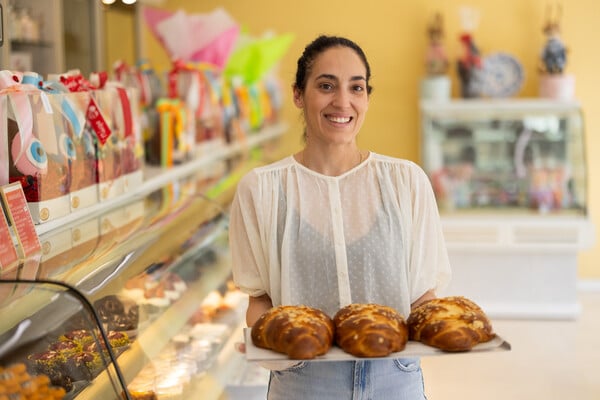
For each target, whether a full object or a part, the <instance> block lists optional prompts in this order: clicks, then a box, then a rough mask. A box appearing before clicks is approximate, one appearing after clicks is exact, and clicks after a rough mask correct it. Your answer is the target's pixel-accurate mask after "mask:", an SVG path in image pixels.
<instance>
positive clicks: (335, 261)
mask: <svg viewBox="0 0 600 400" xmlns="http://www.w3.org/2000/svg"><path fill="white" fill-rule="evenodd" d="M230 244H231V251H232V260H233V277H234V281H235V283H236V284H237V285H238V286H239V287H240V289H241V290H243V291H244V292H246V293H248V294H250V295H251V296H259V295H262V294H265V293H266V294H268V295H269V296H270V297H271V299H272V301H273V304H274V305H287V304H305V305H309V306H311V307H316V308H320V309H322V310H323V311H325V312H326V313H327V314H329V315H330V316H332V315H334V314H335V313H336V312H337V310H339V309H340V308H341V307H343V306H345V305H347V304H350V303H352V302H354V303H378V304H384V305H387V306H390V307H393V308H395V309H396V310H398V312H400V313H401V314H403V315H404V316H405V317H407V316H408V315H409V313H410V304H411V303H412V302H413V301H415V300H416V299H418V298H419V297H420V296H421V295H422V294H423V293H425V292H426V291H427V290H430V289H437V290H440V289H442V288H443V287H444V286H445V285H446V284H447V283H448V280H449V278H450V265H449V262H448V256H447V251H446V247H445V244H444V239H443V235H442V230H441V224H440V220H439V214H438V211H437V205H436V203H435V198H434V195H433V191H432V190H431V185H430V182H429V179H428V178H427V176H426V174H425V173H424V172H423V170H422V169H421V168H420V167H419V166H418V165H416V164H415V163H413V162H411V161H407V160H401V159H397V158H392V157H387V156H383V155H379V154H376V153H370V155H369V157H368V158H367V159H366V160H364V161H363V162H362V163H361V164H360V165H358V166H356V167H355V168H353V169H351V170H349V171H347V172H346V173H344V174H343V175H340V176H336V177H331V176H325V175H321V174H319V173H316V172H314V171H312V170H309V169H307V168H306V167H304V166H302V165H301V164H299V163H298V162H296V161H295V159H294V158H293V157H287V158H285V159H283V160H281V161H278V162H276V163H274V164H271V165H268V166H264V167H260V168H257V169H254V170H253V171H251V172H250V173H249V174H247V175H246V176H245V177H244V178H243V179H242V180H241V181H240V183H239V185H238V189H237V192H236V196H235V198H234V201H233V204H232V208H231V221H230Z"/></svg>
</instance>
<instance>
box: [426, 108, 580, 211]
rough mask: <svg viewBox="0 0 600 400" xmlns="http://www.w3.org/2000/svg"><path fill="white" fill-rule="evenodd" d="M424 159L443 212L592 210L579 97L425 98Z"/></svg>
mask: <svg viewBox="0 0 600 400" xmlns="http://www.w3.org/2000/svg"><path fill="white" fill-rule="evenodd" d="M423 164H424V167H425V169H426V171H427V172H428V173H429V176H430V177H431V181H432V184H433V187H434V191H435V195H436V198H437V201H438V205H439V206H440V209H441V211H442V212H449V211H455V210H460V211H467V210H477V211H481V210H486V209H491V210H493V211H494V212H505V211H512V212H518V213H522V214H523V213H524V214H529V213H530V212H532V211H533V212H539V213H547V212H553V213H560V214H573V215H585V214H586V189H587V187H586V179H587V178H586V168H585V165H586V164H585V145H584V131H583V115H582V110H581V107H580V106H579V104H577V103H575V102H573V103H569V102H551V101H546V100H539V101H538V100H528V101H524V100H523V101H521V100H510V101H497V100H496V101H491V100H488V101H479V102H474V101H455V102H451V103H448V104H444V105H440V104H437V105H436V104H434V103H424V104H423Z"/></svg>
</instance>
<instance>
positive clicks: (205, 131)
mask: <svg viewBox="0 0 600 400" xmlns="http://www.w3.org/2000/svg"><path fill="white" fill-rule="evenodd" d="M168 82H169V90H168V95H169V98H171V99H179V100H181V101H182V102H183V103H184V104H185V107H186V109H187V110H188V112H189V115H188V123H189V126H190V131H189V134H190V136H189V139H188V141H189V142H190V146H189V147H190V152H191V155H192V157H194V158H196V157H198V156H201V155H205V154H210V153H211V152H213V151H215V150H217V149H218V148H219V147H221V146H223V145H224V144H225V133H224V125H223V110H222V105H221V103H222V102H221V87H222V85H221V82H220V76H219V73H218V71H216V69H215V68H214V67H212V66H210V65H206V64H199V63H190V62H188V63H183V62H179V61H178V62H175V63H174V64H173V69H172V70H171V71H170V72H169V76H168Z"/></svg>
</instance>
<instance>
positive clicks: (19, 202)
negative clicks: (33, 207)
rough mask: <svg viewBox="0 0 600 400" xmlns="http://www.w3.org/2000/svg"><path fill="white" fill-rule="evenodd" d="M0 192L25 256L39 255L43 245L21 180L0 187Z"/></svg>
mask: <svg viewBox="0 0 600 400" xmlns="http://www.w3.org/2000/svg"><path fill="white" fill-rule="evenodd" d="M0 194H2V200H3V202H4V207H5V209H6V211H7V213H8V219H9V220H10V223H11V225H12V226H13V228H14V230H15V232H16V234H17V241H18V242H19V245H20V248H21V250H22V252H23V256H24V258H29V257H31V256H33V255H37V254H38V253H40V250H41V248H42V246H41V244H40V239H39V237H38V235H37V232H36V230H35V226H34V225H33V219H32V218H31V213H30V212H29V207H27V200H26V199H25V193H23V187H22V186H21V182H15V183H11V184H9V185H6V186H2V187H0Z"/></svg>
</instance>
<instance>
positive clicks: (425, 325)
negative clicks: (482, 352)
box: [407, 296, 495, 352]
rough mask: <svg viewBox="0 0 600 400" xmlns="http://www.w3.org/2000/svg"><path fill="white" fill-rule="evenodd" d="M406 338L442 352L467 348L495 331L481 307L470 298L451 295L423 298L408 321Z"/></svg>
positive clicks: (490, 338) (490, 336)
mask: <svg viewBox="0 0 600 400" xmlns="http://www.w3.org/2000/svg"><path fill="white" fill-rule="evenodd" d="M407 323H408V331H409V338H410V339H411V340H415V341H419V342H421V343H424V344H426V345H429V346H432V347H436V348H439V349H441V350H444V351H453V352H457V351H467V350H471V349H472V348H473V346H475V345H477V344H479V343H483V342H487V341H489V340H492V339H493V338H494V337H495V334H494V332H493V330H492V325H491V323H490V321H489V319H488V318H487V316H486V315H485V313H484V312H483V310H482V309H481V308H480V307H479V306H478V305H477V304H475V303H474V302H473V301H471V300H469V299H467V298H465V297H461V296H451V297H442V298H437V299H432V300H429V301H426V302H424V303H422V304H420V305H419V306H417V307H416V308H415V309H413V310H412V312H411V313H410V316H409V317H408V320H407Z"/></svg>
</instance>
